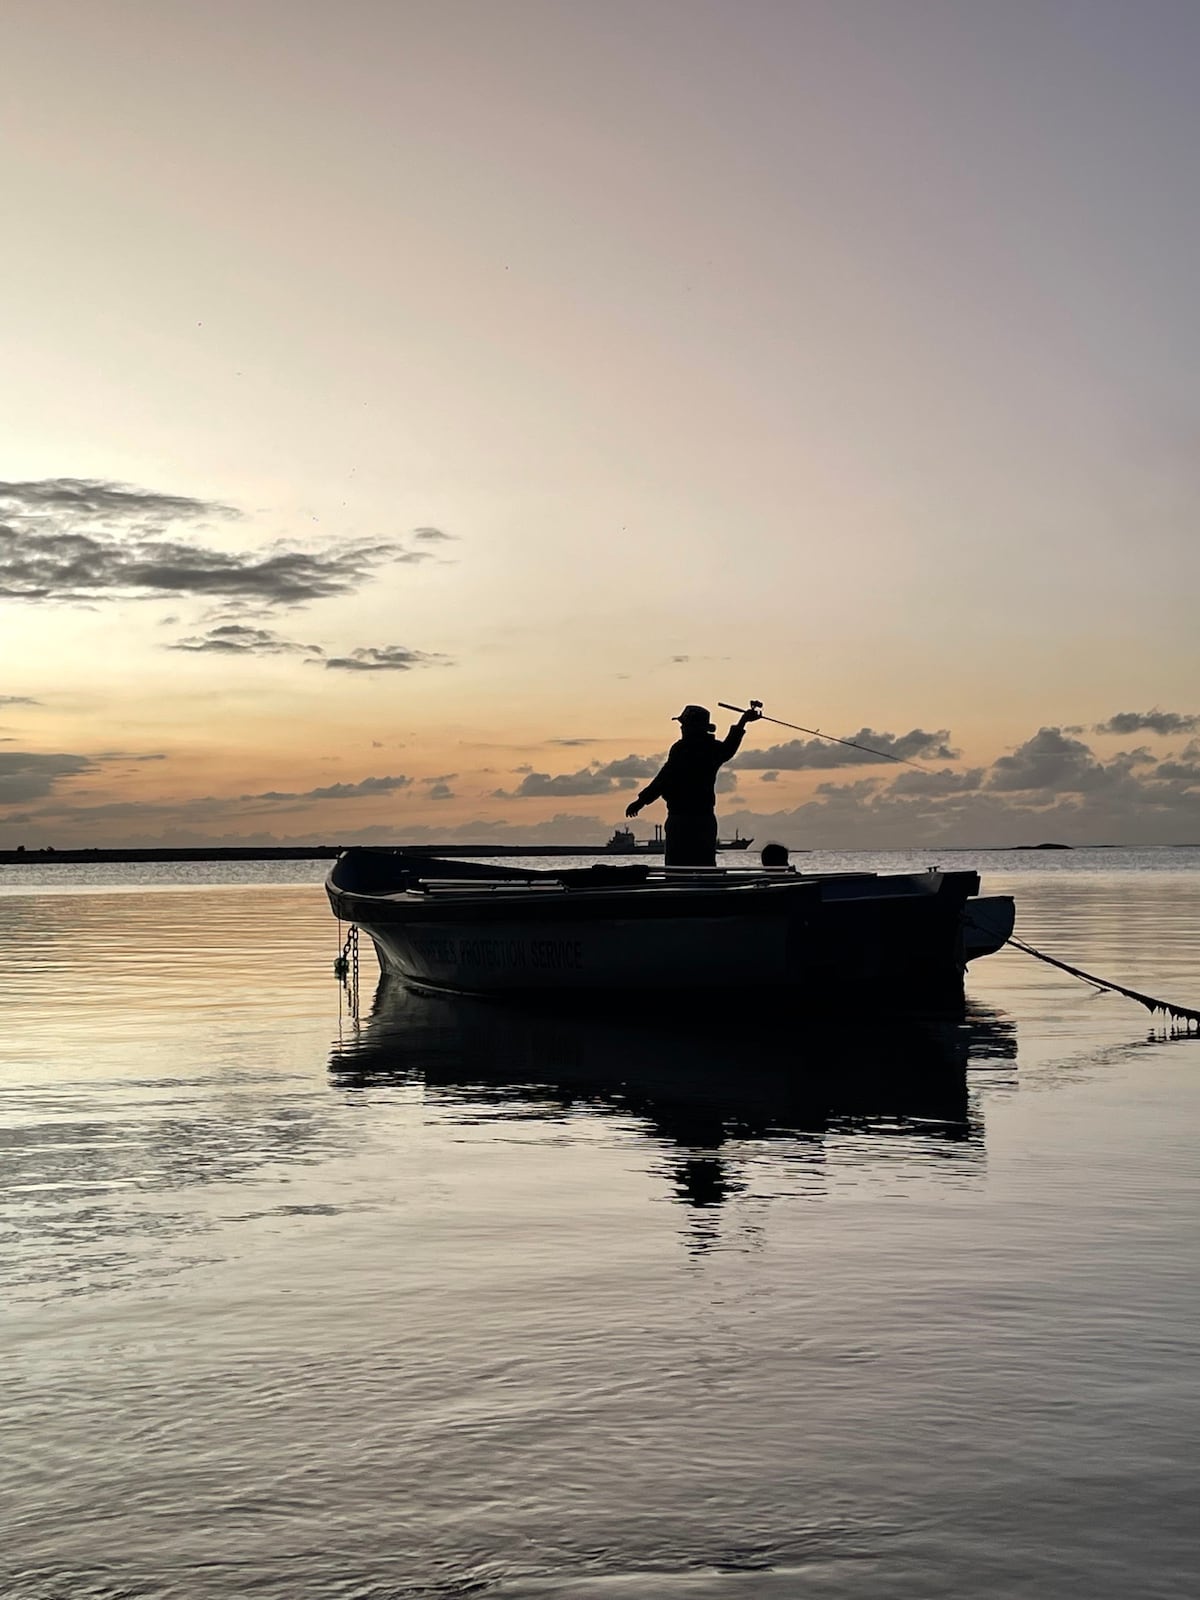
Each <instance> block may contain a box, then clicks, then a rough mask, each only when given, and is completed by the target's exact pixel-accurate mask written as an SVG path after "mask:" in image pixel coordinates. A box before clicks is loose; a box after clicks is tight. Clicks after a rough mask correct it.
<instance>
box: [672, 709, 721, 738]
mask: <svg viewBox="0 0 1200 1600" xmlns="http://www.w3.org/2000/svg"><path fill="white" fill-rule="evenodd" d="M711 715H712V713H711V712H710V711H709V709H708V707H707V706H684V708H683V710H682V711H681V712H680V713H679V715H678V716H677V717H672V718H671V721H672V722H678V723H680V724H681V725H682V726H683V727H685V728H686V727H687V726H688V724H689V723H693V722H703V723H704V725H705V727H706V728H707V729H708V731H709V733H716V731H717V725H716V723H715V722H713V721H711V720H710V718H711Z"/></svg>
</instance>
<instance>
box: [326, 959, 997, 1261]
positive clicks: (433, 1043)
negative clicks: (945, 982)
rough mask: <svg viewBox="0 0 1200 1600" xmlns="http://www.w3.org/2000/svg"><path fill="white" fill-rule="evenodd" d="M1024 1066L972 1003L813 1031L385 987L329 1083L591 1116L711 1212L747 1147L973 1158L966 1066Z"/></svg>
mask: <svg viewBox="0 0 1200 1600" xmlns="http://www.w3.org/2000/svg"><path fill="white" fill-rule="evenodd" d="M1016 1054H1017V1044H1016V1028H1015V1024H1014V1023H1013V1021H1012V1020H1011V1019H1010V1018H1009V1017H1007V1016H1005V1015H1004V1014H1003V1013H1001V1012H999V1011H996V1010H993V1009H991V1008H989V1007H987V1006H983V1005H980V1004H978V1003H964V1004H963V1005H961V1006H960V1007H959V1008H957V1009H956V1010H953V1011H950V1012H943V1013H939V1014H937V1015H922V1016H893V1017H889V1018H886V1019H881V1018H878V1017H870V1018H861V1019H847V1020H846V1021H845V1022H844V1023H842V1024H840V1025H838V1026H833V1025H829V1024H826V1025H823V1026H818V1025H814V1024H805V1023H800V1022H798V1021H797V1019H796V1016H795V1013H794V1012H793V1013H790V1014H789V1013H782V1012H780V1011H778V1010H775V1011H773V1012H770V1013H764V1012H762V1011H761V1010H760V1009H759V1008H757V1007H747V1008H746V1009H745V1010H740V1011H737V1012H732V1013H731V1012H725V1013H722V1014H717V1015H709V1014H708V1013H707V1012H706V1011H704V1010H703V1009H702V1008H701V1009H698V1010H697V1012H696V1013H695V1014H689V1013H687V1012H684V1013H682V1014H681V1013H680V1012H679V1011H678V1010H677V1009H675V1008H674V1007H671V1006H664V1005H662V1004H658V1005H655V1004H652V1003H647V1004H645V1005H644V1006H643V1007H641V1008H640V1009H639V1010H637V1011H636V1012H634V1013H630V1012H628V1011H623V1012H622V1013H621V1014H620V1015H613V1014H607V1015H606V1014H603V1013H597V1012H596V1011H595V1010H591V1011H588V1012H584V1013H580V1012H578V1011H571V1010H566V1009H561V1008H556V1009H548V1008H547V1007H545V1006H544V1005H543V1006H540V1007H529V1006H519V1005H514V1004H511V1003H508V1004H498V1003H495V1002H489V1001H486V1000H475V999H470V998H467V997H458V996H441V995H434V994H425V993H421V992H418V991H415V990H412V989H408V988H405V987H404V985H402V984H399V983H396V982H392V981H389V980H388V979H386V978H385V979H384V980H383V981H382V982H381V983H380V986H379V988H378V990H377V991H376V994H375V997H374V1001H373V1004H372V1006H371V1010H370V1015H369V1016H368V1017H367V1018H366V1020H365V1021H364V1022H363V1024H362V1025H361V1027H358V1028H355V1027H347V1028H346V1029H345V1030H344V1031H343V1034H342V1036H341V1037H340V1038H339V1039H338V1041H337V1043H336V1044H335V1046H334V1049H333V1051H332V1054H331V1057H330V1072H331V1074H332V1076H333V1078H334V1080H335V1082H336V1083H337V1084H338V1085H339V1086H340V1087H341V1088H343V1089H345V1090H348V1091H350V1092H351V1093H353V1092H356V1091H365V1090H369V1089H371V1088H374V1087H378V1086H381V1085H393V1086H405V1087H413V1086H416V1087H420V1088H421V1089H423V1091H424V1093H425V1094H426V1096H427V1097H429V1098H432V1099H433V1100H434V1101H436V1102H438V1103H441V1104H443V1105H444V1106H446V1107H448V1108H450V1109H452V1110H453V1111H454V1112H455V1113H456V1114H457V1115H459V1116H460V1117H462V1118H464V1119H469V1120H480V1119H487V1118H489V1117H500V1116H507V1117H511V1116H513V1115H520V1116H529V1117H540V1118H547V1119H549V1118H558V1117H562V1116H563V1115H565V1114H567V1113H570V1112H575V1111H584V1112H590V1113H593V1114H600V1115H608V1116H616V1117H620V1118H623V1119H625V1120H626V1121H627V1122H629V1121H632V1123H633V1125H634V1126H635V1127H636V1128H637V1129H638V1131H639V1132H641V1133H643V1134H644V1135H645V1136H646V1137H647V1138H648V1139H650V1140H652V1141H655V1142H656V1143H658V1144H659V1145H660V1146H661V1147H662V1149H663V1151H664V1165H663V1168H662V1170H663V1175H664V1177H665V1178H666V1179H667V1181H668V1184H669V1188H670V1190H671V1192H672V1193H673V1194H674V1196H675V1197H676V1198H677V1199H678V1200H679V1201H680V1202H681V1203H682V1204H683V1205H685V1206H688V1207H690V1208H693V1209H694V1210H696V1211H697V1212H704V1211H716V1210H719V1209H720V1208H721V1207H722V1206H723V1205H724V1204H725V1203H726V1201H728V1200H729V1199H730V1198H731V1197H732V1196H734V1195H736V1194H738V1193H739V1192H741V1190H742V1189H743V1188H744V1186H745V1185H744V1178H743V1176H742V1167H743V1164H744V1156H745V1152H746V1147H747V1145H748V1144H749V1143H751V1142H761V1141H769V1142H772V1144H773V1146H774V1148H775V1152H776V1155H777V1156H778V1157H779V1158H780V1159H786V1160H788V1161H790V1162H796V1161H800V1162H807V1163H809V1164H815V1165H818V1166H819V1165H820V1164H821V1163H822V1162H823V1161H824V1160H825V1155H826V1146H827V1143H828V1141H829V1140H830V1139H832V1138H837V1139H839V1140H840V1139H844V1138H857V1139H866V1140H888V1139H892V1140H896V1139H904V1140H907V1141H917V1142H918V1143H919V1144H921V1145H922V1146H924V1147H925V1148H926V1152H927V1153H936V1154H937V1155H939V1156H940V1157H942V1158H944V1159H950V1160H958V1161H967V1162H970V1161H978V1160H979V1158H980V1157H981V1155H982V1148H983V1125H982V1118H981V1114H980V1111H979V1107H978V1103H977V1096H975V1095H973V1094H971V1093H970V1092H969V1090H968V1076H967V1069H968V1066H969V1065H970V1064H972V1063H973V1064H975V1065H976V1066H979V1065H991V1066H993V1067H996V1066H1000V1067H1001V1068H1002V1069H1006V1070H1009V1071H1011V1070H1015V1063H1016ZM994 1082H995V1077H994V1074H993V1075H991V1076H990V1078H989V1083H990V1084H994ZM864 1153H865V1152H864ZM703 1231H704V1230H703V1229H701V1230H700V1232H701V1233H703Z"/></svg>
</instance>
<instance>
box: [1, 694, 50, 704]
mask: <svg viewBox="0 0 1200 1600" xmlns="http://www.w3.org/2000/svg"><path fill="white" fill-rule="evenodd" d="M41 703H42V702H41V701H40V700H31V699H30V698H29V696H28V695H27V694H0V706H40V705H41Z"/></svg>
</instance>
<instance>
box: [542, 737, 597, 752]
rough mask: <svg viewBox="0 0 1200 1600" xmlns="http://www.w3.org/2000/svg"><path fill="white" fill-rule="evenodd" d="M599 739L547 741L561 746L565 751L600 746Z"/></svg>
mask: <svg viewBox="0 0 1200 1600" xmlns="http://www.w3.org/2000/svg"><path fill="white" fill-rule="evenodd" d="M599 742H600V741H599V740H598V739H547V740H546V743H547V744H553V745H560V746H562V747H563V748H564V749H568V750H573V749H576V748H577V747H578V746H580V745H587V744H599Z"/></svg>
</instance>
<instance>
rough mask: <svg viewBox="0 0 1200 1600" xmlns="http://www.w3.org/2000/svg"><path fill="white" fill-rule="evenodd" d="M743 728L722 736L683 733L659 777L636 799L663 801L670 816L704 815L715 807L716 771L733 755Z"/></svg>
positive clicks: (668, 753)
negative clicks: (718, 737)
mask: <svg viewBox="0 0 1200 1600" xmlns="http://www.w3.org/2000/svg"><path fill="white" fill-rule="evenodd" d="M745 731H746V730H745V729H744V728H740V727H734V728H730V730H729V733H728V735H727V736H726V737H725V738H724V739H716V738H714V737H713V735H712V734H711V733H694V734H685V735H684V736H683V738H682V739H677V740H676V741H675V743H674V744H673V745H672V746H671V748H670V750H669V751H668V752H667V759H666V760H665V761H664V762H663V765H662V770H661V771H660V772H659V774H658V776H657V777H656V778H654V779H652V780H651V782H649V783H648V784H647V785H646V787H645V788H644V789H643V790H642V792H641V793H640V794H639V795H638V799H639V800H640V801H642V803H643V804H645V805H649V803H650V801H651V800H659V799H662V800H665V801H666V802H667V810H668V812H669V813H670V814H671V815H672V816H677V817H678V816H688V817H691V816H705V815H706V814H711V813H712V812H713V811H715V810H716V805H717V773H718V772H719V771H720V769H721V767H723V766H724V765H725V763H726V762H727V761H728V760H729V758H730V756H733V755H736V754H737V750H738V746H739V745H740V744H741V742H742V735H743V734H744V733H745Z"/></svg>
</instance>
